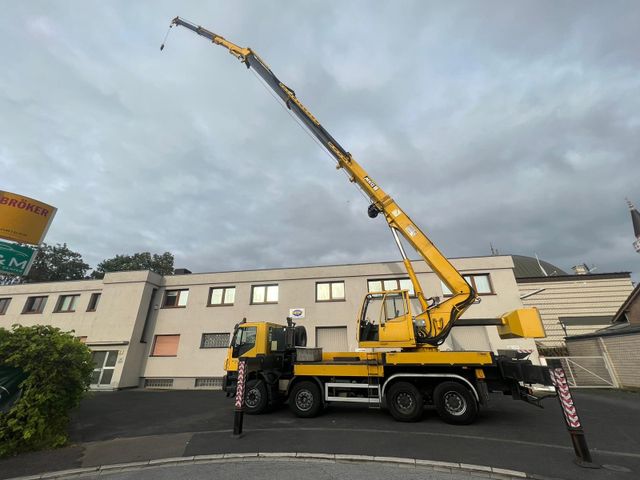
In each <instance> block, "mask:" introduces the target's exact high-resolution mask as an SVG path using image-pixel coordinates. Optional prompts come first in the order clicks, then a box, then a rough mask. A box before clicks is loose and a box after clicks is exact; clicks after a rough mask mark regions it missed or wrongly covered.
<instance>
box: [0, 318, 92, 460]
mask: <svg viewBox="0 0 640 480" xmlns="http://www.w3.org/2000/svg"><path fill="white" fill-rule="evenodd" d="M0 365H4V366H8V367H15V368H19V369H20V370H22V371H23V372H25V373H26V374H27V378H26V379H25V380H24V381H23V382H22V384H21V388H22V393H21V395H20V398H19V399H18V400H17V401H16V403H15V404H14V405H13V406H12V407H11V409H10V410H9V411H8V412H6V413H3V414H0V457H6V456H9V455H15V454H18V453H21V452H25V451H29V450H41V449H45V448H56V447H60V446H62V445H65V444H66V443H67V440H68V438H67V426H68V424H69V413H70V411H71V410H72V409H73V408H75V407H77V406H78V404H79V403H80V400H81V399H82V398H83V396H84V395H85V393H86V391H87V390H88V388H89V382H90V379H91V372H92V371H93V362H92V360H91V351H90V350H89V348H88V347H87V346H86V345H84V344H82V343H81V342H79V341H78V340H77V339H76V338H75V337H74V336H73V335H72V334H71V333H67V332H62V331H61V330H60V329H59V328H54V327H50V326H44V325H36V326H33V327H22V326H20V325H14V326H13V328H12V330H11V331H9V330H5V329H3V328H0Z"/></svg>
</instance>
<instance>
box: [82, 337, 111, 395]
mask: <svg viewBox="0 0 640 480" xmlns="http://www.w3.org/2000/svg"><path fill="white" fill-rule="evenodd" d="M85 338H86V337H85ZM91 355H92V357H93V373H92V374H91V385H111V380H112V379H113V371H114V370H115V368H116V360H117V359H118V351H117V350H110V351H106V352H93V353H92V354H91Z"/></svg>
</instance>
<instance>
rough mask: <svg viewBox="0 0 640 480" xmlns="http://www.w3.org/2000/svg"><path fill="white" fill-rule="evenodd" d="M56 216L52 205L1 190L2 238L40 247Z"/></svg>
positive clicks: (0, 223) (0, 218)
mask: <svg viewBox="0 0 640 480" xmlns="http://www.w3.org/2000/svg"><path fill="white" fill-rule="evenodd" d="M55 214H56V208H55V207H52V206H51V205H47V204H46V203H42V202H39V201H38V200H34V199H33V198H29V197H25V196H22V195H18V194H16V193H11V192H3V191H2V190H0V238H6V239H7V240H13V241H14V242H20V243H30V244H32V245H39V244H40V243H42V240H43V239H44V236H45V234H46V233H47V230H48V229H49V225H51V221H52V220H53V217H54V215H55Z"/></svg>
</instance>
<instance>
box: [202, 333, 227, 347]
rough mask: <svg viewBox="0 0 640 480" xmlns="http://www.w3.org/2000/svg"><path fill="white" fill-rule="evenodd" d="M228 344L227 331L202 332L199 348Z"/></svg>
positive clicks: (225, 345)
mask: <svg viewBox="0 0 640 480" xmlns="http://www.w3.org/2000/svg"><path fill="white" fill-rule="evenodd" d="M228 346H229V334H228V333H203V334H202V340H201V341H200V348H227V347H228Z"/></svg>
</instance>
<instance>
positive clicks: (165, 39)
mask: <svg viewBox="0 0 640 480" xmlns="http://www.w3.org/2000/svg"><path fill="white" fill-rule="evenodd" d="M172 27H173V23H172V24H171V25H169V29H168V30H167V33H166V35H165V36H164V40H162V45H160V51H162V50H164V44H165V43H166V42H167V37H168V36H169V32H170V31H171V28H172Z"/></svg>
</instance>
